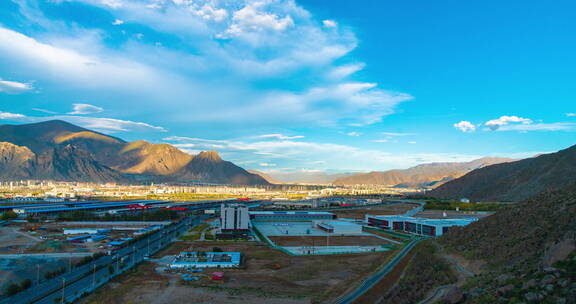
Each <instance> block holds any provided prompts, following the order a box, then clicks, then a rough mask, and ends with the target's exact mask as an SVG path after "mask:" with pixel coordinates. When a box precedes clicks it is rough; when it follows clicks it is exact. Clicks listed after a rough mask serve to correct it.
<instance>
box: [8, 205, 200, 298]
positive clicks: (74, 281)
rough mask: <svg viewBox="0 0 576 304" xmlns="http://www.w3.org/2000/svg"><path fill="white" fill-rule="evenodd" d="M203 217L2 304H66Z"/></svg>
mask: <svg viewBox="0 0 576 304" xmlns="http://www.w3.org/2000/svg"><path fill="white" fill-rule="evenodd" d="M204 218H205V216H199V217H195V218H187V219H185V220H183V221H181V222H179V223H177V224H175V225H172V226H169V227H165V228H163V229H161V230H158V231H156V232H155V233H153V234H151V235H150V236H149V237H147V238H145V239H142V240H140V241H138V242H136V243H134V244H131V245H130V246H128V247H125V248H122V249H120V250H118V251H117V252H116V253H115V254H113V255H109V256H103V257H101V258H99V259H97V260H96V261H94V262H93V263H90V264H87V265H83V266H80V267H77V268H74V269H73V270H72V271H71V272H67V273H65V274H62V275H61V276H59V277H57V278H55V279H51V280H48V281H46V282H44V283H42V284H40V285H36V286H34V287H32V288H31V289H30V290H29V291H27V292H22V293H19V294H17V295H15V296H13V297H10V298H5V299H3V300H1V301H0V303H1V304H20V303H47V304H54V303H59V300H61V299H62V297H64V298H65V299H66V301H67V302H72V301H74V300H75V299H77V298H78V297H79V296H80V295H81V294H82V293H84V292H87V291H91V290H92V289H94V288H96V287H98V286H100V285H103V284H104V283H105V282H107V281H108V279H109V277H110V275H111V274H116V273H119V272H122V271H124V270H126V269H129V268H131V267H133V266H134V265H136V264H138V263H139V262H141V261H143V260H144V258H145V257H146V256H148V255H151V254H154V253H155V252H157V251H158V250H160V249H162V248H164V247H165V246H167V245H169V244H170V243H171V242H172V241H173V240H174V239H175V238H176V237H177V236H178V235H180V234H181V233H183V232H184V231H186V230H187V229H189V227H190V225H197V224H198V223H199V222H200V221H202V220H203V219H204Z"/></svg>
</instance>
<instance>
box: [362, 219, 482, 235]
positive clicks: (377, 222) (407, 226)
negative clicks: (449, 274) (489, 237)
mask: <svg viewBox="0 0 576 304" xmlns="http://www.w3.org/2000/svg"><path fill="white" fill-rule="evenodd" d="M477 220H478V218H476V217H470V218H459V219H428V218H420V217H411V216H399V215H369V214H367V215H366V223H367V224H368V226H373V227H377V228H382V229H389V230H395V231H403V232H408V233H412V234H418V235H426V236H441V235H443V234H444V233H446V232H448V230H449V229H450V227H454V226H466V225H468V224H470V223H473V222H475V221H477Z"/></svg>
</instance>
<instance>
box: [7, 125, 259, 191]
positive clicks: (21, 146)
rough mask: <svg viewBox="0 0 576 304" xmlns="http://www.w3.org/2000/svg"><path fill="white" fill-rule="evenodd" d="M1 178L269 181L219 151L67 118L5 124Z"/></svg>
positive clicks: (251, 182) (244, 182)
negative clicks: (187, 149) (123, 135)
mask: <svg viewBox="0 0 576 304" xmlns="http://www.w3.org/2000/svg"><path fill="white" fill-rule="evenodd" d="M0 169H4V170H2V172H0V179H1V180H16V179H53V180H61V181H86V182H88V181H89V182H131V181H132V182H133V181H159V182H191V181H193V182H200V183H215V184H268V182H266V181H265V180H264V179H263V178H261V177H260V176H258V175H255V174H251V173H249V172H247V171H246V170H244V169H242V168H240V167H238V166H236V165H234V164H233V163H231V162H227V161H223V160H222V159H220V157H219V156H218V154H217V153H216V152H215V151H212V152H207V153H200V154H199V155H197V156H193V155H190V154H187V153H184V152H182V151H180V150H179V149H177V148H175V147H173V146H171V145H168V144H152V143H148V142H146V141H143V140H140V141H135V142H131V143H128V142H125V141H124V140H122V139H120V138H116V137H113V136H109V135H105V134H102V133H98V132H95V131H91V130H88V129H84V128H81V127H78V126H75V125H72V124H70V123H67V122H64V121H58V120H54V121H46V122H41V123H35V124H25V125H2V126H0Z"/></svg>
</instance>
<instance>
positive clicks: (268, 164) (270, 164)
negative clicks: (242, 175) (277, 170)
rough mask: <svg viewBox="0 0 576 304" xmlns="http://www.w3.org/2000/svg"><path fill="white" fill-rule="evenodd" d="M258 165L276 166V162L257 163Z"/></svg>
mask: <svg viewBox="0 0 576 304" xmlns="http://www.w3.org/2000/svg"><path fill="white" fill-rule="evenodd" d="M258 165H260V167H276V164H273V163H259V164H258Z"/></svg>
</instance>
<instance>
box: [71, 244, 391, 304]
mask: <svg viewBox="0 0 576 304" xmlns="http://www.w3.org/2000/svg"><path fill="white" fill-rule="evenodd" d="M213 247H219V248H220V249H222V250H224V251H239V252H242V254H243V256H244V266H243V268H244V269H225V270H223V271H224V273H225V279H224V281H223V282H213V281H211V280H210V279H209V278H208V275H207V274H209V273H211V272H212V271H216V269H207V270H206V271H205V272H204V275H201V276H202V278H201V280H199V281H187V282H184V281H182V280H181V279H180V277H179V276H176V275H171V276H169V275H166V274H159V273H158V272H156V271H155V267H158V265H156V264H153V263H151V262H145V263H143V264H141V265H140V266H138V267H137V269H136V271H134V272H132V273H129V274H125V275H122V276H120V277H119V278H117V279H115V282H116V283H112V284H108V285H106V286H105V287H103V288H102V289H100V290H98V291H97V292H96V293H94V294H92V295H90V296H88V297H87V298H86V299H84V300H83V301H82V302H81V303H94V304H98V303H103V304H104V303H106V304H108V303H110V304H120V303H153V304H164V303H166V304H167V303H191V302H193V303H278V304H292V303H294V304H299V303H330V302H331V301H330V300H333V299H334V298H335V297H337V296H339V295H340V294H341V293H342V292H343V291H344V290H345V289H346V288H348V286H350V285H351V284H354V283H355V282H357V281H359V280H360V279H363V278H365V277H366V276H367V275H368V274H369V273H371V272H372V271H373V270H374V269H375V268H377V267H378V266H379V265H381V264H382V263H383V261H384V260H385V259H386V257H387V256H388V255H389V254H390V252H376V253H362V254H347V255H329V256H290V255H287V254H285V253H283V252H280V251H278V250H274V249H271V248H269V247H268V246H266V245H264V244H262V243H257V242H176V243H174V244H173V245H172V246H170V247H169V248H167V249H165V250H163V251H162V252H160V253H159V254H157V255H155V256H154V258H160V257H162V256H165V255H174V254H178V253H180V252H182V251H186V250H193V251H197V250H203V251H211V250H212V249H213ZM219 271H222V270H221V269H220V270H219Z"/></svg>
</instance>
